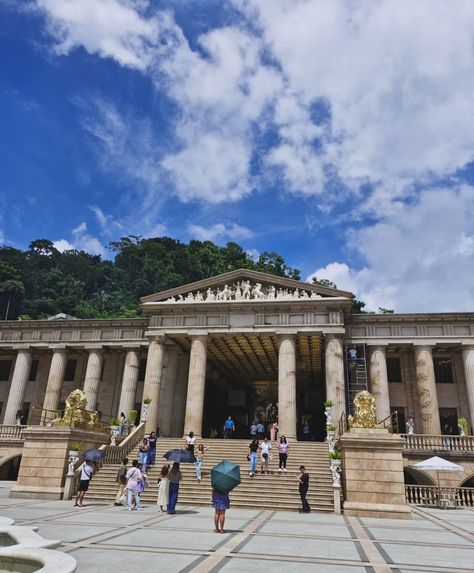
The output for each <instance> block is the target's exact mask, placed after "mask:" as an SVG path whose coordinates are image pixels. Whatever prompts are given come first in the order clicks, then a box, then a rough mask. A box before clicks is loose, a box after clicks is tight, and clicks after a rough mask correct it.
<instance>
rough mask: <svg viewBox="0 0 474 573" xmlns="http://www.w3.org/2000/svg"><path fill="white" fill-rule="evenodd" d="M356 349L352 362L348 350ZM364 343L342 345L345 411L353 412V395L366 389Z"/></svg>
mask: <svg viewBox="0 0 474 573" xmlns="http://www.w3.org/2000/svg"><path fill="white" fill-rule="evenodd" d="M351 348H355V349H356V350H357V361H356V363H355V364H354V363H353V362H352V360H351V355H350V353H349V350H350V349H351ZM365 358H366V353H365V344H346V345H345V346H344V359H345V373H346V400H347V412H348V413H349V414H353V413H354V397H355V396H356V394H357V393H358V392H361V391H362V390H367V389H368V382H367V365H366V360H365Z"/></svg>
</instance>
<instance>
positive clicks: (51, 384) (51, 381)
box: [43, 348, 67, 419]
mask: <svg viewBox="0 0 474 573" xmlns="http://www.w3.org/2000/svg"><path fill="white" fill-rule="evenodd" d="M66 365H67V350H66V349H65V348H55V349H54V351H53V357H52V359H51V366H50V367H49V375H48V383H47V385H46V393H45V396H44V401H43V408H44V409H45V410H57V408H58V405H59V401H60V400H61V387H62V385H63V381H64V374H65V372H66ZM45 417H46V419H50V416H48V415H46V416H45Z"/></svg>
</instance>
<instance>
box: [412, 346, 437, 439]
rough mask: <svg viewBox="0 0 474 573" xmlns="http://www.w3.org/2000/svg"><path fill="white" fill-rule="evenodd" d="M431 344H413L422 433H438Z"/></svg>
mask: <svg viewBox="0 0 474 573" xmlns="http://www.w3.org/2000/svg"><path fill="white" fill-rule="evenodd" d="M431 352H432V347H431V346H415V361H416V384H417V386H418V397H419V400H420V412H421V425H422V428H421V429H422V433H423V434H428V435H440V434H441V423H440V420H439V410H438V394H437V391H436V381H435V374H434V365H433V356H432V353H431Z"/></svg>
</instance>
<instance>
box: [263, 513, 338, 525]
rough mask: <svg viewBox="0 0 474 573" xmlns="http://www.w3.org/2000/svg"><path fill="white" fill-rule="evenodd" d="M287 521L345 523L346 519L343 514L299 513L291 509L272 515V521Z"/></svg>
mask: <svg viewBox="0 0 474 573" xmlns="http://www.w3.org/2000/svg"><path fill="white" fill-rule="evenodd" d="M274 520H276V521H285V522H294V521H298V522H301V523H331V524H340V525H345V523H346V522H345V520H344V518H343V517H342V515H334V514H332V513H328V514H326V513H298V512H296V511H295V512H294V513H292V512H289V511H280V512H275V514H274V515H273V516H272V517H271V521H274Z"/></svg>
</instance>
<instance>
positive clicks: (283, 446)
mask: <svg viewBox="0 0 474 573" xmlns="http://www.w3.org/2000/svg"><path fill="white" fill-rule="evenodd" d="M289 451H290V444H289V443H288V441H287V439H286V437H285V436H282V437H281V438H280V441H279V442H278V456H279V458H280V459H279V463H278V471H279V472H281V471H282V470H283V471H285V472H286V460H287V459H288V452H289Z"/></svg>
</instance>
